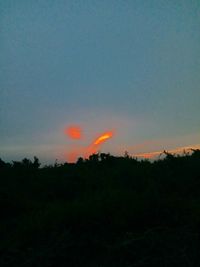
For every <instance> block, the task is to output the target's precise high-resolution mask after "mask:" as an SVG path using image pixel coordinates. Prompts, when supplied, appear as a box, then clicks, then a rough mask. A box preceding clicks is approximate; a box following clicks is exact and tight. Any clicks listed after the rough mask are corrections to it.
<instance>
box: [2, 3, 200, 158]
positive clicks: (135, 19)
mask: <svg viewBox="0 0 200 267" xmlns="http://www.w3.org/2000/svg"><path fill="white" fill-rule="evenodd" d="M71 125H72V126H78V127H79V128H80V129H81V138H71V137H70V136H69V135H67V134H66V128H67V127H69V126H71ZM110 131H112V132H113V135H112V136H111V138H110V139H109V140H106V141H105V142H104V143H103V144H102V146H101V147H98V149H100V151H102V152H110V153H111V154H114V155H120V154H121V155H123V154H124V151H125V150H126V151H128V152H129V154H131V155H133V154H140V153H146V152H156V151H162V150H163V149H166V150H174V149H176V148H183V147H188V146H189V147H190V146H196V147H199V148H200V145H199V144H200V1H199V0H187V1H186V0H176V1H175V0H171V1H170V0H169V1H168V0H149V1H148V0H146V1H145V0H130V1H129V0H126V1H124V0H115V1H113V0H98V1H96V0H91V1H89V0H88V1H87V0H85V1H79V0H71V1H70V0H58V1H55V0H48V1H45V0H37V1H36V0H32V1H31V0H20V1H16V0H1V1H0V133H1V138H0V157H1V158H2V159H3V160H8V161H10V160H19V159H22V158H24V157H28V158H32V157H33V156H34V155H36V156H37V157H39V159H40V160H41V162H43V163H51V162H54V161H55V159H58V160H59V161H60V162H63V161H64V160H68V157H69V155H70V153H74V152H75V154H76V153H77V156H79V154H80V156H84V149H85V148H86V147H88V146H90V145H91V143H92V142H93V141H95V140H97V138H98V137H99V136H100V135H101V134H103V133H106V132H110ZM78 134H79V133H78Z"/></svg>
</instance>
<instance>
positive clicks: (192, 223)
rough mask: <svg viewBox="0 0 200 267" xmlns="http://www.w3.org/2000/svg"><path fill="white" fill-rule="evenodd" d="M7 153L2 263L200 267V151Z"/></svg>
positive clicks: (2, 181) (0, 200)
mask: <svg viewBox="0 0 200 267" xmlns="http://www.w3.org/2000/svg"><path fill="white" fill-rule="evenodd" d="M164 154H165V157H164V158H163V159H160V160H157V161H154V162H150V161H148V160H141V161H139V160H137V159H136V158H132V157H130V156H129V155H128V153H125V155H124V157H114V156H112V155H110V154H106V153H101V154H93V155H91V156H90V157H89V159H88V160H85V159H83V158H79V159H78V161H77V163H76V164H69V163H65V164H59V163H57V162H56V163H55V164H54V165H53V166H45V167H40V162H39V159H38V158H36V157H34V160H33V161H31V160H30V159H26V158H25V159H23V160H22V161H20V162H17V161H13V162H12V163H6V162H4V161H3V160H1V159H0V173H1V178H0V211H1V219H0V237H1V238H0V266H2V267H4V266H7V267H12V266H13V267H18V266H19V267H22V266H24V267H25V266H31V267H35V266H42V267H54V266H58V267H60V266H61V267H62V266H69V267H71V266H73V267H76V266H87V267H90V266H91V267H92V266H93V267H97V266H99V267H100V266H102V267H108V266H109V267H114V266H115V267H117V266H119V267H128V266H129V267H130V266H156V267H157V266H158V267H159V266H165V267H166V266H170V267H171V266H181V267H184V266H190V267H191V266H200V258H199V255H198V252H199V250H200V238H199V237H200V236H199V226H200V150H193V151H192V153H191V154H187V153H185V154H183V155H182V156H175V155H172V154H169V153H168V152H166V151H164Z"/></svg>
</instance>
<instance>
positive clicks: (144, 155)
mask: <svg viewBox="0 0 200 267" xmlns="http://www.w3.org/2000/svg"><path fill="white" fill-rule="evenodd" d="M192 149H200V144H196V145H191V146H182V147H178V148H175V149H170V150H167V152H169V153H171V154H182V153H183V151H185V152H191V151H192ZM162 153H163V150H162V151H153V152H148V153H139V154H135V155H134V156H135V157H138V158H145V159H154V158H156V157H157V156H160V155H161V154H162Z"/></svg>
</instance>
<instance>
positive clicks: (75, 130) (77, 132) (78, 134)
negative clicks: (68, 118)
mask: <svg viewBox="0 0 200 267" xmlns="http://www.w3.org/2000/svg"><path fill="white" fill-rule="evenodd" d="M64 133H65V134H66V135H68V136H69V137H70V138H72V139H81V138H82V129H81V127H80V126H77V125H71V126H69V127H67V128H65V130H64Z"/></svg>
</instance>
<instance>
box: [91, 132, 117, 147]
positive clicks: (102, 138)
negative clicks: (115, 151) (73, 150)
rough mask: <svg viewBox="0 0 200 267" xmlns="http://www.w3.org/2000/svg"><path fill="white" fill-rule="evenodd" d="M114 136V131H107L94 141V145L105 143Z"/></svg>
mask: <svg viewBox="0 0 200 267" xmlns="http://www.w3.org/2000/svg"><path fill="white" fill-rule="evenodd" d="M112 136H113V132H106V133H103V134H102V135H100V136H99V137H98V138H97V139H96V140H95V141H94V143H93V145H100V144H102V143H104V142H105V141H106V140H107V139H109V138H111V137H112Z"/></svg>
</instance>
